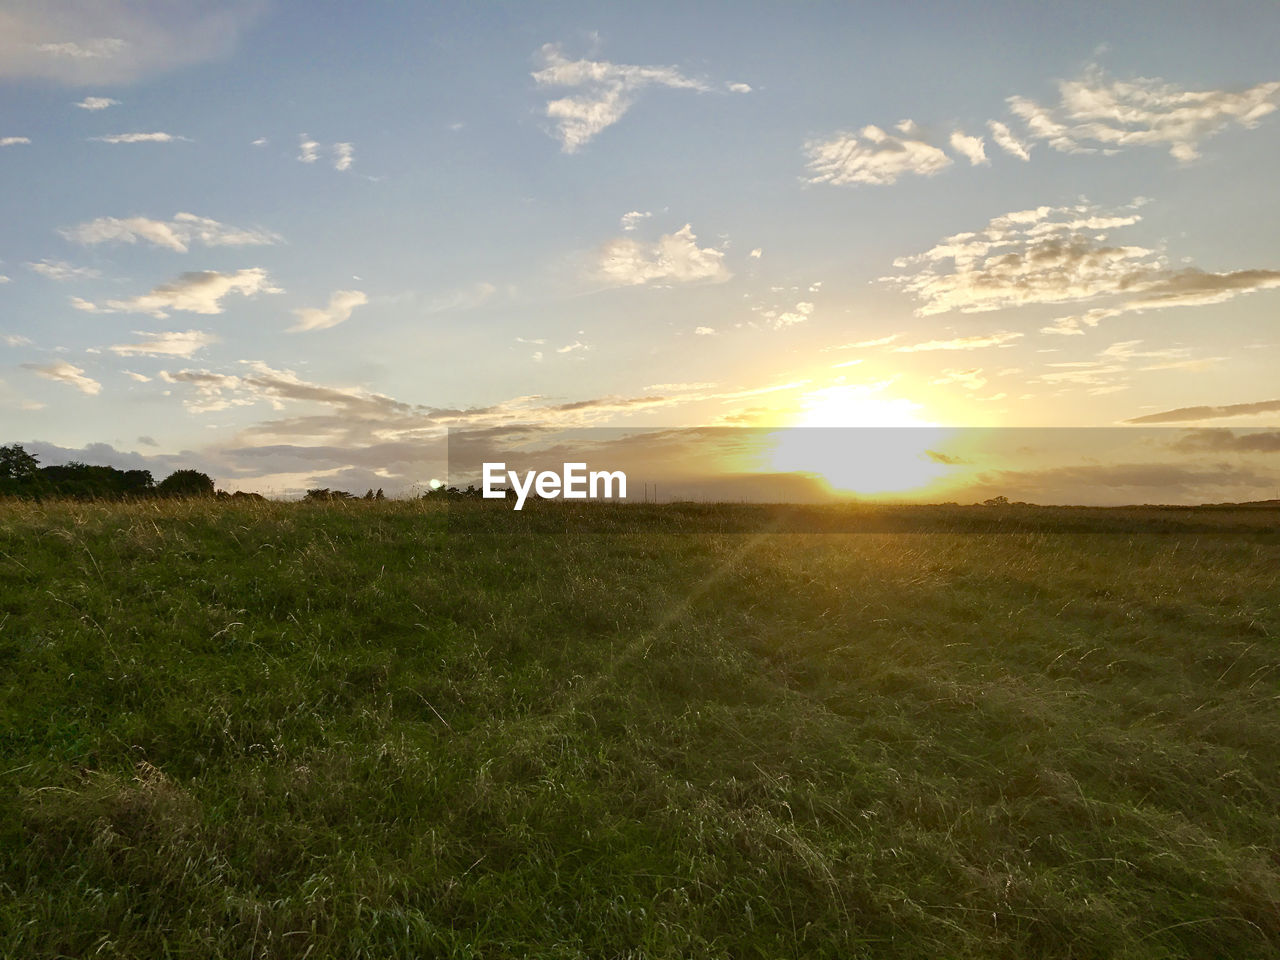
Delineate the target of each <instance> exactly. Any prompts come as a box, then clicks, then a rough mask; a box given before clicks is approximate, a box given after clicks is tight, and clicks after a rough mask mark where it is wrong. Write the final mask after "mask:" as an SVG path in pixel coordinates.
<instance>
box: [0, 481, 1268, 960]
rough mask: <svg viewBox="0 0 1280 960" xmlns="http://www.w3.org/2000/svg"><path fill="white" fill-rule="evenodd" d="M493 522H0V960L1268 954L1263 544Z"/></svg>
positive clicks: (145, 515)
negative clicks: (78, 959)
mask: <svg viewBox="0 0 1280 960" xmlns="http://www.w3.org/2000/svg"><path fill="white" fill-rule="evenodd" d="M497 509H501V508H500V507H499V508H494V507H492V506H489V507H487V508H486V507H481V506H477V507H475V508H467V507H465V506H464V507H463V508H462V509H461V510H459V509H458V508H454V509H453V510H452V511H450V510H449V509H448V508H446V507H443V506H441V505H432V504H423V503H420V502H419V503H390V502H389V503H377V504H364V503H357V504H351V505H342V504H336V505H305V504H277V503H264V504H239V503H237V504H225V503H219V504H212V505H211V504H200V503H158V502H151V503H139V504H135V505H105V504H90V505H75V504H53V505H44V506H33V505H23V504H15V503H9V504H0V604H2V607H0V611H2V612H0V688H2V692H0V956H5V957H89V956H94V957H158V956H172V957H184V958H202V957H243V958H265V957H270V958H286V957H288V958H294V957H296V958H303V957H312V958H315V957H342V958H360V957H405V958H410V957H413V958H420V957H456V958H466V957H474V958H507V957H511V958H514V957H548V958H642V957H643V958H659V957H733V958H752V957H760V958H776V957H806V958H808V957H840V958H858V957H877V958H878V957H895V958H896V957H921V958H924V957H929V958H936V957H950V958H967V957H973V958H977V957H983V958H992V957H994V958H1001V957H1079V958H1084V957H1117V958H1121V957H1122V958H1167V957H1196V958H1206V957H1231V958H1252V957H1259V958H1261V957H1274V956H1276V955H1277V954H1280V854H1278V853H1277V851H1280V814H1277V811H1278V810H1280V709H1277V707H1280V671H1278V669H1277V667H1278V666H1280V650H1278V649H1277V645H1278V643H1280V640H1278V639H1277V638H1278V636H1280V535H1278V532H1277V523H1276V514H1275V513H1274V512H1271V511H1258V510H1255V511H1251V512H1250V511H1225V512H1223V511H1218V512H1194V511H1127V512H1110V513H1108V512H1105V511H1075V512H1072V511H1039V512H1036V511H1030V512H1029V511H1027V510H1025V509H1024V511H1023V512H1022V513H1021V514H1018V516H1021V517H1022V518H1023V519H1024V520H1025V519H1027V518H1030V519H1032V520H1034V522H1032V523H1024V524H1022V525H1021V526H1019V525H1013V526H1009V525H1007V524H1006V525H1005V526H1003V527H1001V526H1000V525H999V524H997V525H996V526H995V527H992V526H991V523H992V522H993V521H991V520H989V519H986V518H992V517H998V516H1013V515H1014V514H1009V513H1005V514H998V513H991V512H989V511H988V512H986V513H976V514H975V513H973V512H972V511H969V512H966V510H965V508H957V509H955V510H953V511H951V512H950V513H947V512H946V511H944V512H943V513H942V514H937V513H935V514H928V513H927V512H926V513H922V512H921V511H919V510H915V511H912V510H910V509H905V510H902V511H899V512H897V513H894V512H893V511H888V513H886V512H884V511H880V512H879V513H877V512H875V511H870V512H868V511H861V512H860V511H859V510H858V509H853V510H846V511H844V512H843V513H842V512H841V511H838V510H830V509H828V511H827V512H826V513H824V512H823V511H822V510H810V511H807V512H805V513H804V514H803V517H804V522H803V524H801V527H800V528H801V529H806V530H812V529H821V528H822V524H823V523H829V524H830V528H831V529H839V530H847V529H851V528H857V527H858V524H859V523H861V522H862V520H861V519H859V518H863V519H865V518H866V517H868V516H873V515H874V516H877V517H880V518H881V519H883V518H884V517H885V516H891V518H893V519H894V522H895V523H902V524H905V525H906V526H905V528H904V529H907V528H910V529H915V528H917V527H918V528H919V529H921V530H922V531H923V532H914V533H910V532H868V533H861V534H854V533H829V534H822V533H770V532H760V531H765V530H770V529H777V528H779V527H786V526H787V524H788V523H790V522H791V521H792V520H794V518H795V516H796V514H795V513H794V512H788V511H781V512H780V511H778V510H773V511H772V512H771V511H770V510H769V509H768V508H750V507H735V508H709V507H704V508H692V507H684V508H680V507H676V508H669V509H668V508H663V509H661V510H659V509H654V508H647V509H646V508H640V507H636V508H632V507H624V508H603V507H597V508H596V509H595V510H594V511H592V512H589V513H587V514H584V515H583V516H581V517H579V518H578V520H577V522H576V523H573V524H563V523H562V522H561V521H562V520H563V518H564V516H565V514H564V513H563V512H560V513H556V512H555V511H554V510H548V509H545V508H543V509H540V510H527V511H526V516H525V517H522V518H516V517H514V516H513V515H511V514H509V513H502V514H499V513H497V512H496V511H497ZM921 517H924V518H925V520H924V521H921V520H920V518H921ZM940 517H941V518H942V519H943V520H946V521H947V522H945V523H944V522H939V518H940ZM975 517H976V518H978V519H976V520H975V519H974V518H975ZM548 518H550V525H551V526H552V527H558V528H563V529H562V532H559V533H549V532H547V530H546V524H547V522H548ZM708 518H710V520H713V521H714V522H708ZM726 518H728V519H726ZM824 518H825V519H824ZM913 518H914V519H913ZM540 523H541V524H542V526H539V524H540ZM975 523H976V524H977V526H976V527H975V526H974V524H975ZM912 524H915V526H914V527H913V526H912ZM1081 524H1083V526H1082V525H1081ZM723 529H740V530H747V531H750V530H755V531H757V532H754V533H753V532H745V533H724V532H719V531H721V530H723ZM867 529H872V530H883V529H885V528H884V527H883V525H881V526H876V525H875V524H871V525H868V526H867ZM998 529H1009V530H1013V531H1014V532H995V531H996V530H998ZM1082 530H1083V531H1086V532H1080V531H1082ZM1100 530H1111V531H1114V532H1088V531H1100Z"/></svg>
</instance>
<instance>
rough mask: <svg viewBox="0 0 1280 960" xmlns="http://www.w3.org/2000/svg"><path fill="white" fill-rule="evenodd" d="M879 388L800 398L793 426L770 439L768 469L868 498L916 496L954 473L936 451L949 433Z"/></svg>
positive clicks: (853, 387) (844, 387) (854, 387)
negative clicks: (799, 474) (803, 476)
mask: <svg viewBox="0 0 1280 960" xmlns="http://www.w3.org/2000/svg"><path fill="white" fill-rule="evenodd" d="M886 386H888V384H887V383H884V384H838V385H836V386H831V387H824V388H822V389H820V390H815V391H812V392H811V393H808V394H805V395H804V396H803V397H802V398H801V412H800V415H799V416H798V418H797V420H796V422H795V424H794V426H793V427H792V428H788V429H785V430H780V431H777V432H776V433H774V434H773V439H774V441H775V446H774V448H773V450H772V451H771V454H770V464H771V466H772V467H773V468H774V469H776V470H780V471H784V472H802V473H810V474H815V475H817V476H818V477H820V478H821V479H822V480H823V481H824V482H825V483H826V485H827V486H829V487H830V488H831V489H832V490H834V491H842V492H850V493H858V494H864V495H871V496H875V495H884V494H894V493H906V492H911V491H919V490H921V489H922V488H924V487H927V486H928V485H930V484H931V483H934V482H935V481H938V480H941V479H943V478H945V477H946V476H947V475H948V474H950V473H951V472H952V470H953V467H952V466H951V465H949V464H947V463H944V462H940V460H939V459H938V458H937V456H936V451H937V450H938V448H939V447H940V446H941V445H942V444H943V442H944V441H945V439H946V437H947V435H948V434H949V433H950V432H951V431H949V430H948V429H947V428H945V427H941V426H939V425H938V424H936V423H931V422H929V421H927V420H924V419H922V418H921V417H920V416H918V415H917V412H916V411H917V410H918V409H919V404H917V403H914V402H913V401H911V400H907V399H905V398H902V397H887V396H884V395H883V394H882V391H883V389H884V387H886ZM815 428H816V429H815ZM931 451H932V452H933V453H932V454H931Z"/></svg>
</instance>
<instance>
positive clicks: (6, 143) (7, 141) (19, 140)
mask: <svg viewBox="0 0 1280 960" xmlns="http://www.w3.org/2000/svg"><path fill="white" fill-rule="evenodd" d="M30 142H31V138H30V137H0V147H17V146H21V145H23V144H27V143H30Z"/></svg>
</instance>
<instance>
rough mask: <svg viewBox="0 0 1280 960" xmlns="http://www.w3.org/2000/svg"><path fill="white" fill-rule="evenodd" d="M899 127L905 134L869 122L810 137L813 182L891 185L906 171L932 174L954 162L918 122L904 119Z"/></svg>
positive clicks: (810, 164)
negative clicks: (857, 128)
mask: <svg viewBox="0 0 1280 960" xmlns="http://www.w3.org/2000/svg"><path fill="white" fill-rule="evenodd" d="M897 129H898V131H899V132H900V133H902V134H903V136H901V137H896V136H894V135H893V134H890V133H886V132H885V131H884V130H882V129H880V128H879V127H877V126H866V127H863V128H862V130H861V131H859V132H858V133H847V132H846V133H839V134H836V136H834V137H832V138H831V139H829V140H810V141H809V142H808V143H806V144H805V152H806V153H807V154H808V157H809V160H808V167H809V173H810V175H811V176H810V178H809V182H810V183H830V184H834V185H836V186H843V185H846V184H851V183H869V184H876V185H887V184H891V183H896V182H897V180H898V178H899V177H901V176H903V175H904V174H908V173H911V174H916V175H917V176H922V177H931V176H933V175H934V174H935V173H938V172H939V171H940V170H945V169H946V168H947V167H949V166H951V163H952V161H951V158H950V157H948V156H947V155H946V154H945V153H943V152H942V150H940V149H939V148H938V147H936V146H934V145H933V144H931V143H927V142H926V141H925V140H923V139H921V135H920V129H919V128H918V127H917V126H916V125H915V123H913V122H912V121H910V120H903V121H902V122H901V123H899V124H898V127H897Z"/></svg>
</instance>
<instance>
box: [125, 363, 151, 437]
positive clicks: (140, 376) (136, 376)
mask: <svg viewBox="0 0 1280 960" xmlns="http://www.w3.org/2000/svg"><path fill="white" fill-rule="evenodd" d="M124 375H125V376H126V377H128V378H129V379H130V380H136V381H138V383H150V382H151V378H150V377H148V376H147V375H146V374H145V373H134V372H133V371H132V370H125V371H124ZM151 445H152V446H155V441H152V444H151Z"/></svg>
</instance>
